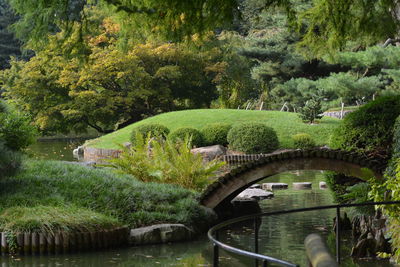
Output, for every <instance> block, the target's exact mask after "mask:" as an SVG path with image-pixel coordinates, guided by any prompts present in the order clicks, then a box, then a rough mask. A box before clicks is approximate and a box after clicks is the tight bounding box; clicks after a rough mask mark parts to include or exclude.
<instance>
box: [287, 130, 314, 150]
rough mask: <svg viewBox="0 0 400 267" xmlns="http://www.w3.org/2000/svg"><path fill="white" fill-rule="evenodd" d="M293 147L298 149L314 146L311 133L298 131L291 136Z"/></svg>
mask: <svg viewBox="0 0 400 267" xmlns="http://www.w3.org/2000/svg"><path fill="white" fill-rule="evenodd" d="M292 139H293V143H294V147H295V148H299V149H307V148H313V147H315V141H314V139H313V138H312V137H311V135H309V134H307V133H298V134H295V135H293V136H292Z"/></svg>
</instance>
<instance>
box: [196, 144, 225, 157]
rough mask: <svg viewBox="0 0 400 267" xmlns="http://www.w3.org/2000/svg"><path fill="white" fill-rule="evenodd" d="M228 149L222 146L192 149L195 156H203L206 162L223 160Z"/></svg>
mask: <svg viewBox="0 0 400 267" xmlns="http://www.w3.org/2000/svg"><path fill="white" fill-rule="evenodd" d="M226 150H227V149H226V148H225V147H223V146H221V145H215V146H205V147H198V148H194V149H192V150H191V151H192V153H193V154H201V156H202V157H203V158H204V159H205V160H208V161H210V160H213V159H216V158H221V157H222V156H224V155H225V154H226Z"/></svg>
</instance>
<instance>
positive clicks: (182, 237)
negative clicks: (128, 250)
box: [129, 224, 194, 246]
mask: <svg viewBox="0 0 400 267" xmlns="http://www.w3.org/2000/svg"><path fill="white" fill-rule="evenodd" d="M193 237H194V232H193V231H192V230H191V229H189V228H188V227H186V226H185V225H183V224H156V225H152V226H147V227H141V228H136V229H131V232H130V235H129V244H130V245H133V246H136V245H147V244H161V243H168V242H177V241H188V240H191V239H192V238H193Z"/></svg>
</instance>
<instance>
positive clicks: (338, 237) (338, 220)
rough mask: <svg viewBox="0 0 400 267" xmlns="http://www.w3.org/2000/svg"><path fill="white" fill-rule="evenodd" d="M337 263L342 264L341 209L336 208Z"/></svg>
mask: <svg viewBox="0 0 400 267" xmlns="http://www.w3.org/2000/svg"><path fill="white" fill-rule="evenodd" d="M336 262H337V263H338V264H340V207H339V206H338V207H336Z"/></svg>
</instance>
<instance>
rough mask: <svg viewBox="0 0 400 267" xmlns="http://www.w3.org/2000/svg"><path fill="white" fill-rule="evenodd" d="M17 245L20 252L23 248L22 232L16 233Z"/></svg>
mask: <svg viewBox="0 0 400 267" xmlns="http://www.w3.org/2000/svg"><path fill="white" fill-rule="evenodd" d="M17 245H18V253H19V254H22V252H23V250H24V234H23V233H17Z"/></svg>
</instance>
